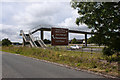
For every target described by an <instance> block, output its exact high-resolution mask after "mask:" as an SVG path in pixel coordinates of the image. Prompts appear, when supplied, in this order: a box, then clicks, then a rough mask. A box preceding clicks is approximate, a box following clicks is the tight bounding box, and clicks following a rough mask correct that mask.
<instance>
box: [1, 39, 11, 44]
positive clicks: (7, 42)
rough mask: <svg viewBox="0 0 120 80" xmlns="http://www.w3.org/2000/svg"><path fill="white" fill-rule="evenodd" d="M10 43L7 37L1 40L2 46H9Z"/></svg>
mask: <svg viewBox="0 0 120 80" xmlns="http://www.w3.org/2000/svg"><path fill="white" fill-rule="evenodd" d="M11 44H12V42H11V41H10V40H9V39H8V38H5V39H3V40H2V46H9V45H11Z"/></svg>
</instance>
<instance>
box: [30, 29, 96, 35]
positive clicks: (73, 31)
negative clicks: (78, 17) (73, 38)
mask: <svg viewBox="0 0 120 80" xmlns="http://www.w3.org/2000/svg"><path fill="white" fill-rule="evenodd" d="M37 31H51V28H39V29H36V30H34V31H32V32H31V33H32V34H33V33H35V32H37ZM69 33H80V34H95V33H92V32H85V31H77V30H69Z"/></svg>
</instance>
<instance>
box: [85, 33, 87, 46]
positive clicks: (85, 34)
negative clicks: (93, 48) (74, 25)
mask: <svg viewBox="0 0 120 80" xmlns="http://www.w3.org/2000/svg"><path fill="white" fill-rule="evenodd" d="M85 46H86V47H87V34H85Z"/></svg>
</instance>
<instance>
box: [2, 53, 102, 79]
mask: <svg viewBox="0 0 120 80" xmlns="http://www.w3.org/2000/svg"><path fill="white" fill-rule="evenodd" d="M2 78H104V77H102V76H99V75H96V74H91V73H87V72H83V71H76V70H73V69H69V68H66V67H62V66H58V65H55V64H52V63H47V62H44V61H40V60H37V59H33V58H29V57H24V56H21V55H16V54H11V53H7V52H2Z"/></svg>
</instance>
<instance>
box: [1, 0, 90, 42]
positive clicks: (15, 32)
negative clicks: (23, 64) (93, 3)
mask: <svg viewBox="0 0 120 80" xmlns="http://www.w3.org/2000/svg"><path fill="white" fill-rule="evenodd" d="M0 10H1V11H0V12H1V13H0V19H1V20H0V35H1V36H0V40H2V39H3V38H8V39H10V40H11V41H13V42H22V37H21V36H20V35H19V34H20V30H23V31H25V32H28V31H29V30H31V29H32V28H34V27H36V26H38V25H52V26H53V27H54V26H57V27H63V28H64V27H65V28H66V27H67V28H68V29H76V30H81V31H90V30H89V29H88V28H87V25H85V24H81V25H79V26H77V25H76V24H75V20H76V18H77V17H80V15H79V14H78V13H77V10H75V9H73V8H72V7H71V4H70V1H69V0H62V1H56V2H55V1H37V0H35V1H32V0H29V1H24V0H22V1H19V0H17V1H15V0H11V1H10V0H4V1H2V2H1V3H0ZM44 27H46V26H44ZM44 34H45V35H44V39H49V40H50V39H51V33H50V32H44ZM39 35H40V32H37V33H35V34H34V36H39ZM88 37H90V35H89V36H88ZM73 38H77V39H84V35H83V34H71V33H70V34H69V40H70V39H73Z"/></svg>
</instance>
